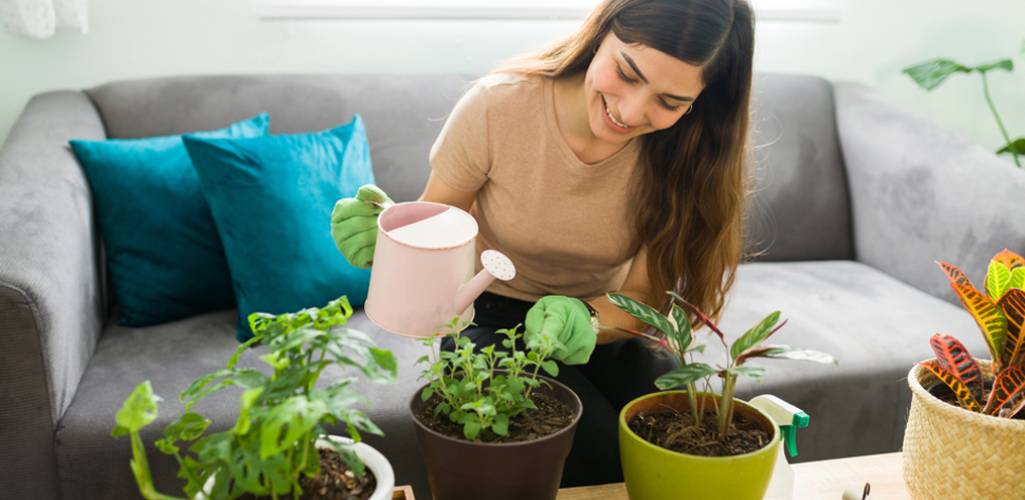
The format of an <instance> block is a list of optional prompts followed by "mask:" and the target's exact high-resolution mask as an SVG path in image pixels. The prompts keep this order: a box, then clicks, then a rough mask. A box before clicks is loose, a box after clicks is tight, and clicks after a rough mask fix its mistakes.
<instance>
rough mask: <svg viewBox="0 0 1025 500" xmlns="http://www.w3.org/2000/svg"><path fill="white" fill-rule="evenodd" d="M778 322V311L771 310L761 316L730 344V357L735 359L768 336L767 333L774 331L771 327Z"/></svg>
mask: <svg viewBox="0 0 1025 500" xmlns="http://www.w3.org/2000/svg"><path fill="white" fill-rule="evenodd" d="M777 322H779V311H773V312H771V313H769V315H768V316H766V317H765V318H763V319H762V320H761V321H760V322H759V323H758V324H757V325H755V326H753V327H751V329H750V330H748V331H746V332H744V334H743V335H741V336H740V338H739V339H737V341H736V342H734V343H733V345H731V346H730V357H731V358H733V359H737V357H739V356H740V354H741V353H742V352H744V351H746V350H748V349H750V348H752V347H754V346H757V345H759V344H761V343H762V342H764V341H765V339H767V338H769V335H770V334H771V333H772V332H773V331H775V330H773V327H774V326H776V323H777Z"/></svg>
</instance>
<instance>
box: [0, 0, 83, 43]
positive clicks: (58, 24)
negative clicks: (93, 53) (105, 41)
mask: <svg viewBox="0 0 1025 500" xmlns="http://www.w3.org/2000/svg"><path fill="white" fill-rule="evenodd" d="M87 4H88V0H0V23H2V24H3V26H4V27H5V28H7V31H10V32H11V33H14V34H17V35H24V36H27V37H31V38H39V39H42V38H49V37H51V36H53V34H54V33H55V32H56V31H57V30H68V31H77V32H79V33H87V32H88V31H89V19H88V15H87V11H88V9H87Z"/></svg>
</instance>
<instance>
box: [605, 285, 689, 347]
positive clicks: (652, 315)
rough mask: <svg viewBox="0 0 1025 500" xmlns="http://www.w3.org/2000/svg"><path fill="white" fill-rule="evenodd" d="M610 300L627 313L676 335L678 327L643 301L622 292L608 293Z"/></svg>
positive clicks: (668, 334) (668, 333)
mask: <svg viewBox="0 0 1025 500" xmlns="http://www.w3.org/2000/svg"><path fill="white" fill-rule="evenodd" d="M607 296H608V298H609V301H610V302H612V303H613V304H615V305H616V306H617V307H619V308H620V309H622V310H623V311H625V312H626V313H627V314H629V315H631V316H633V317H635V318H637V319H639V320H641V321H643V322H644V323H645V324H647V325H650V326H652V327H654V328H655V329H656V330H658V331H660V332H662V333H663V334H665V335H667V336H670V337H676V329H674V328H673V325H672V323H670V322H669V320H668V319H666V317H665V316H663V315H661V314H659V312H658V311H657V310H656V309H655V308H654V307H651V306H649V305H647V304H644V303H642V302H638V301H637V300H634V299H633V298H630V297H628V296H626V295H623V294H621V293H609V294H607Z"/></svg>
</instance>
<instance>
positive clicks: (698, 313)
mask: <svg viewBox="0 0 1025 500" xmlns="http://www.w3.org/2000/svg"><path fill="white" fill-rule="evenodd" d="M666 293H667V294H669V295H670V296H672V297H673V299H675V300H678V301H680V303H681V304H683V306H684V307H686V308H687V309H690V312H692V313H694V315H695V316H697V317H698V319H699V320H701V322H702V323H704V324H705V326H707V327H708V328H709V329H710V330H712V332H713V333H715V334H716V335H718V336H719V340H722V342H723V343H724V344H725V343H726V335H725V334H724V333H723V332H722V330H720V329H719V325H716V324H715V322H714V321H712V318H709V317H708V316H707V315H705V313H703V312H701V309H698V306H696V305H694V304H691V303H690V302H687V300H686V299H684V298H683V297H681V296H680V295H679V294H677V293H676V292H674V291H672V290H670V291H668V292H666Z"/></svg>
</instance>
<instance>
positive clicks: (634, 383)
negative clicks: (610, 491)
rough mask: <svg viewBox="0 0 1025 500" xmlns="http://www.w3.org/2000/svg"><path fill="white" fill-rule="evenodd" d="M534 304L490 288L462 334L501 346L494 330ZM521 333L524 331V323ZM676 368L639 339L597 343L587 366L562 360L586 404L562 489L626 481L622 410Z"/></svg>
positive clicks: (563, 371) (521, 317)
mask: <svg viewBox="0 0 1025 500" xmlns="http://www.w3.org/2000/svg"><path fill="white" fill-rule="evenodd" d="M533 305H534V304H533V303H532V302H524V301H521V300H516V299H513V298H509V297H504V296H501V295H495V294H491V293H487V292H485V293H484V294H483V295H481V296H480V297H479V298H478V299H477V300H476V301H475V302H474V308H475V309H476V317H475V318H474V323H476V324H477V326H475V327H472V328H467V329H466V330H464V331H463V332H462V335H463V336H465V337H468V338H469V339H470V340H472V341H473V343H474V344H476V346H477V349H480V348H482V347H486V346H488V345H495V346H496V347H498V348H501V340H502V339H504V338H505V337H503V336H502V335H497V334H495V330H498V329H501V328H512V327H514V326H516V325H521V324H523V323H524V321H525V320H526V316H527V310H529V309H530V307H531V306H533ZM519 332H520V333H522V332H523V328H522V326H521V327H520V329H519ZM441 347H442V349H448V350H451V349H452V348H453V347H454V345H453V343H452V342H451V340H450V339H445V341H444V342H442V345H441ZM675 366H676V362H675V360H673V359H672V358H670V357H668V356H665V355H663V354H662V353H661V352H658V351H656V350H654V349H653V348H651V347H649V346H648V345H646V344H645V343H644V341H642V340H640V339H629V340H622V341H618V342H613V343H609V344H602V345H598V346H597V347H596V348H595V350H594V354H592V355H591V360H590V361H589V362H588V363H587V364H585V365H576V366H567V365H564V364H562V363H559V376H558V377H556V379H557V380H558V381H559V382H562V383H563V384H566V386H567V387H569V388H570V389H572V390H573V392H575V393H576V394H577V396H578V397H580V401H581V402H583V405H584V413H583V415H582V416H581V417H580V423H579V424H578V425H577V431H576V435H575V437H574V438H573V450H572V451H571V452H570V454H569V457H568V458H567V459H566V467H565V469H564V470H563V475H562V486H563V487H570V486H583V485H590V484H604V483H616V482H620V481H622V480H623V471H622V468H621V467H620V463H619V430H618V421H619V411H620V410H622V409H623V406H625V405H626V403H629V402H630V400H632V399H634V398H636V397H638V396H641V395H644V394H647V393H650V392H654V391H656V390H657V389H656V388H655V379H656V378H658V377H659V375H662V374H663V373H665V372H667V371H669V370H670V369H672V368H673V367H675Z"/></svg>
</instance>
